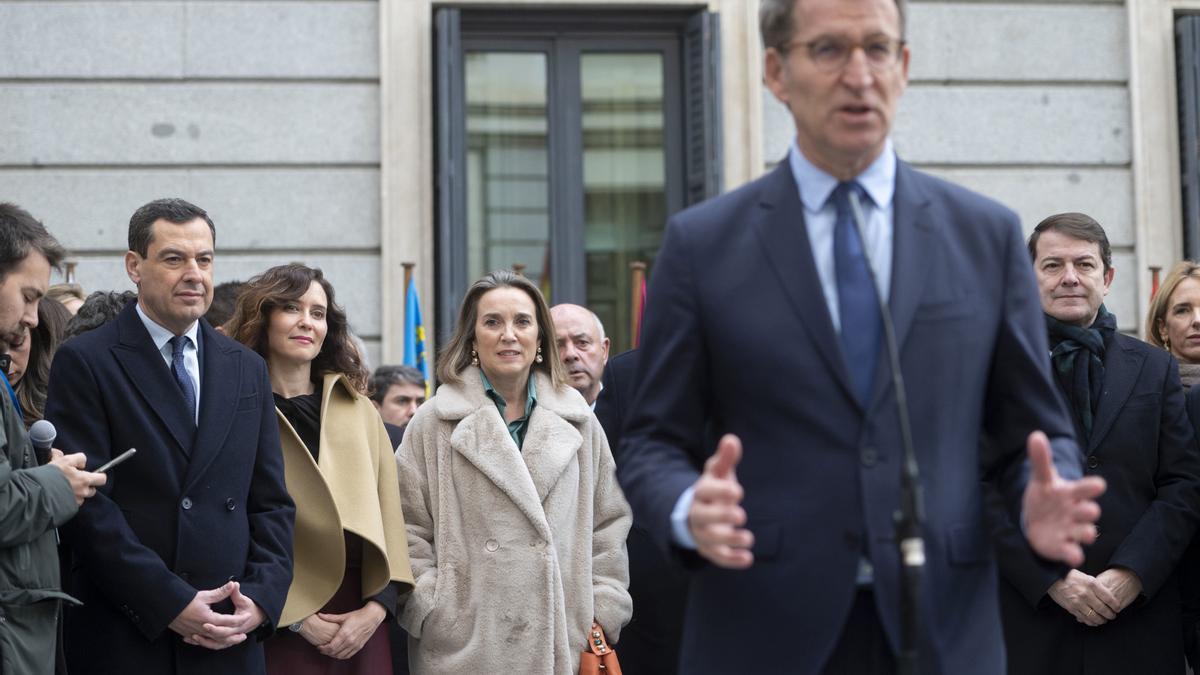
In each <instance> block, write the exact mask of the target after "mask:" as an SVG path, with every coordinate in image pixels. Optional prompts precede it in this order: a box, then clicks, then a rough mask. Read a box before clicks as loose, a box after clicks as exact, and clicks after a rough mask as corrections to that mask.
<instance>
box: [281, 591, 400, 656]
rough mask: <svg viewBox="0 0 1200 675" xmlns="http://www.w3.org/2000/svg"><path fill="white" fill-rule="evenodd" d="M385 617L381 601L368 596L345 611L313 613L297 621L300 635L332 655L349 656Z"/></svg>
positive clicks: (327, 654)
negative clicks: (352, 609) (299, 621)
mask: <svg viewBox="0 0 1200 675" xmlns="http://www.w3.org/2000/svg"><path fill="white" fill-rule="evenodd" d="M386 617H387V611H386V610H384V608H383V605H381V604H379V603H378V602H375V601H374V600H368V601H367V603H366V604H365V605H363V606H362V607H361V608H359V609H356V610H354V611H353V612H346V613H345V614H326V613H324V612H322V613H318V614H314V615H312V616H310V617H308V618H306V619H305V620H304V621H302V622H301V623H300V637H302V638H304V639H305V640H307V641H308V642H309V644H311V645H313V646H314V647H316V648H317V651H318V652H320V653H321V654H324V655H325V656H328V657H329V658H332V659H341V660H344V659H349V658H350V657H352V656H354V655H355V654H357V653H358V652H359V650H361V649H362V648H363V645H365V644H367V640H369V639H371V636H372V635H374V634H375V630H376V629H377V628H379V624H380V623H382V622H383V620H384V619H385V618H386Z"/></svg>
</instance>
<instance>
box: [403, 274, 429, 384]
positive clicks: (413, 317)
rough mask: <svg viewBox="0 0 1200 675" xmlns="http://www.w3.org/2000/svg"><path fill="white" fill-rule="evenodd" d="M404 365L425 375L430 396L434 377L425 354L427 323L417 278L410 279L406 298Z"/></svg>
mask: <svg viewBox="0 0 1200 675" xmlns="http://www.w3.org/2000/svg"><path fill="white" fill-rule="evenodd" d="M404 365H406V366H410V367H413V368H416V369H417V370H419V371H421V374H422V375H424V376H425V398H429V396H430V395H431V389H432V386H431V385H432V382H433V379H432V378H431V377H429V359H428V358H426V356H425V324H424V323H423V322H422V321H421V300H420V298H418V297H417V281H416V279H411V280H409V282H408V293H407V295H406V296H405V299H404Z"/></svg>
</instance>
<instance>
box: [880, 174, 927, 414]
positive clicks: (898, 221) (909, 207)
mask: <svg viewBox="0 0 1200 675" xmlns="http://www.w3.org/2000/svg"><path fill="white" fill-rule="evenodd" d="M913 178H914V175H913V171H912V169H911V168H909V166H908V165H907V164H905V163H904V162H901V161H899V160H897V162H896V192H895V196H894V197H893V198H892V223H893V225H892V228H893V229H892V287H891V291H890V293H889V294H888V295H889V297H888V309H889V310H890V311H891V314H892V322H893V324H894V325H895V328H896V348H897V349H898V350H900V351H901V352H902V353H903V348H904V340H905V338H906V337H908V331H909V329H911V328H912V322H913V316H914V315H915V314H916V311H917V307H918V306H919V305H920V303H921V296H922V295H923V293H924V290H925V279H926V277H927V276H928V270H929V264H930V263H929V256H930V252H931V251H933V250H935V249H934V243H935V242H934V231H933V226H932V225H931V222H932V221H931V219H930V217H929V213H928V210H927V207H928V204H929V199H928V198H927V197H926V196H925V195H924V193H922V192H921V191H920V190H919V189H918V188H917V186H916V185H915V183H914V180H913ZM880 350H881V352H880V355H879V365H878V367H877V368H876V369H875V382H874V385H873V386H872V388H871V391H872V396H871V402H872V405H874V404H877V403H878V402H879V401H878V399H879V398H881V397H882V396H883V395H884V394H885V393H886V392H887V391H888V389H889V388H890V387H891V384H892V378H891V365H890V363H889V362H888V355H887V344H886V343H885V342H884V341H883V340H880Z"/></svg>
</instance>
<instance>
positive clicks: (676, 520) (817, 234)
mask: <svg viewBox="0 0 1200 675" xmlns="http://www.w3.org/2000/svg"><path fill="white" fill-rule="evenodd" d="M788 164H789V165H790V167H791V169H792V177H793V178H795V180H796V191H797V192H799V193H800V201H801V203H803V204H804V225H805V231H806V232H807V233H808V243H809V246H810V247H811V248H812V254H813V262H814V263H816V266H817V277H818V278H820V280H821V291H822V293H823V294H824V296H825V306H826V307H827V308H828V309H829V318H830V319H832V320H833V329H834V330H835V331H837V332H839V333H840V332H841V330H842V322H841V316H840V313H839V311H838V295H837V293H838V292H837V272H836V270H835V268H834V264H833V228H834V225H835V224H836V223H837V209H836V208H835V207H834V205H833V201H832V200H831V199H830V198H829V197H830V195H832V194H833V190H834V188H836V187H837V185H838V182H839V181H838V179H837V178H835V177H833V176H831V175H830V174H828V173H826V172H824V171H822V170H821V169H819V168H817V167H816V165H814V164H813V163H812V162H810V161H808V158H807V157H805V156H804V153H802V152H800V147H799V146H798V145H797V144H796V141H795V140H793V141H792V146H791V148H789V149H788ZM854 180H856V181H858V184H859V185H861V186H862V188H863V191H865V192H866V193H867V196H868V197H870V199H867V200H865V201H864V202H863V204H862V207H863V219H864V220H865V221H866V222H865V223H863V226H864V232H863V237H864V238H865V240H866V241H864V242H863V247H864V249H865V250H866V252H867V256H868V258H869V259H870V262H871V266H872V267H873V268H874V270H875V277H876V279H877V281H878V284H879V297H881V298H883V301H884V302H887V300H888V298H889V297H890V294H891V290H892V242H893V239H894V234H895V219H894V213H893V208H892V198H893V197H894V196H895V194H896V151H895V150H894V149H893V147H892V139H891V138H889V139H887V141H886V142H885V143H884V147H883V152H881V153H879V157H876V158H875V161H874V162H872V163H871V165H870V166H868V167H867V168H866V169H865V170H864V171H863V172H862V173H860V174H859V175H858V176H856V177H855V178H854ZM799 226H800V223H799V222H798V221H797V223H796V227H799ZM694 492H695V488H694V487H690V488H688V489H687V490H684V491H683V494H681V495H679V500H678V501H676V502H675V508H673V509H672V510H671V535H672V537H673V538H674V539H675V543H676V544H677V545H679V546H682V547H684V548H689V549H693V550H695V548H696V540H695V539H693V538H692V533H691V530H690V529H689V528H688V522H687V516H688V511H689V510H690V509H691V508H692V495H693V493H694ZM864 562H865V561H864ZM864 573H866V574H867V575H868V576H869V574H870V570H869V569H867V570H861V569H860V574H859V578H860V580H861V579H862V578H863V577H864Z"/></svg>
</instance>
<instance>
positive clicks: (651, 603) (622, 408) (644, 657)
mask: <svg viewBox="0 0 1200 675" xmlns="http://www.w3.org/2000/svg"><path fill="white" fill-rule="evenodd" d="M638 353H639V350H636V349H634V350H630V351H627V352H623V353H621V354H618V355H616V356H614V357H612V358H611V359H609V360H608V364H607V365H605V366H604V388H603V389H601V390H600V397H599V398H597V399H596V419H598V420H600V426H602V427H603V428H604V435H605V436H607V437H608V447H610V448H619V447H620V446H621V435H622V431H623V430H624V425H625V420H626V419H628V418H629V413H630V407H631V406H632V404H633V397H634V394H635V393H636V392H637V357H638ZM613 459H614V460H615V461H616V463H617V465H618V466H619V465H620V464H621V456H620V455H619V454H618V455H614V457H613ZM628 548H629V595H630V596H632V597H633V619H632V620H631V621H630V622H629V625H627V626H625V628H623V629H622V630H621V644H619V645H617V647H618V648H619V649H620V652H619V653H620V656H621V671H622V672H623V673H626V675H663V674H666V675H670V674H672V673H675V672H677V671H678V669H679V644H680V641H681V639H682V636H683V610H684V606H685V605H686V604H687V576H686V575H685V574H684V572H683V570H681V569H680V568H679V567H678V566H676V565H674V564H673V563H672V561H671V560H670V559H669V558H668V557H667V555H666V554H665V553H664V552H663V551H662V550H661V549H659V548H658V546H656V545H655V544H654V539H653V538H651V536H650V533H649V532H647V531H646V529H645V528H643V527H642V526H640V525H638V524H637V523H634V524H633V526H632V527H631V528H630V530H629V540H628Z"/></svg>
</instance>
